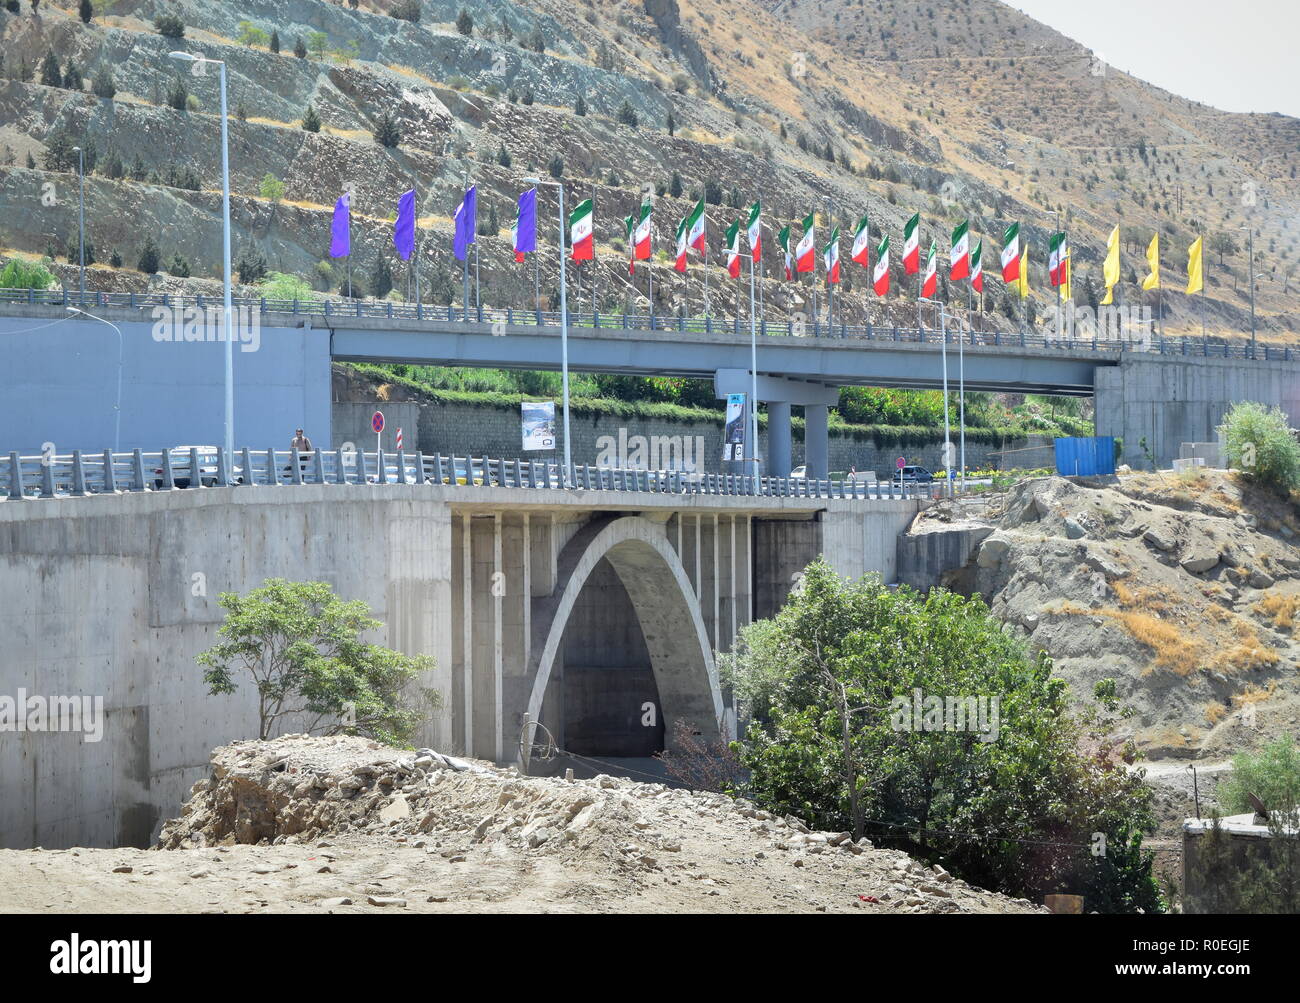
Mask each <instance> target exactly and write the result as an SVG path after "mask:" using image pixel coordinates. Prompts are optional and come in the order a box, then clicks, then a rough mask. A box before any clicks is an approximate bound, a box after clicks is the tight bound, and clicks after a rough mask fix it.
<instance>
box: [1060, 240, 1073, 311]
mask: <svg viewBox="0 0 1300 1003" xmlns="http://www.w3.org/2000/svg"><path fill="white" fill-rule="evenodd" d="M1071 257H1072V256H1071V254H1070V251H1069V249H1068V248H1067V249H1066V251H1065V279H1064V281H1062V282H1061V300H1062V302H1064V301H1065V300H1069V299H1074V291H1073V290H1072V289H1071V288H1070V279H1071V278H1072V276H1071V275H1070V271H1071V265H1072V264H1073V261H1072V260H1071Z"/></svg>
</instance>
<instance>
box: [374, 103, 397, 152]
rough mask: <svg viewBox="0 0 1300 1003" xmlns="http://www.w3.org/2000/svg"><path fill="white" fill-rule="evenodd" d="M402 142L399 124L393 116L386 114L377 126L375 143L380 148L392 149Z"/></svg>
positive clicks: (380, 118) (381, 117)
mask: <svg viewBox="0 0 1300 1003" xmlns="http://www.w3.org/2000/svg"><path fill="white" fill-rule="evenodd" d="M401 141H402V133H401V130H400V129H398V127H397V122H396V121H395V120H394V118H393V116H392V115H390V114H388V112H384V113H383V115H381V116H380V117H379V121H378V122H377V123H376V124H375V142H376V143H378V144H379V145H380V146H384V147H388V148H389V149H392V148H393V147H396V146H397V144H398V143H400V142H401Z"/></svg>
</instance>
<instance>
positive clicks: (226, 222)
mask: <svg viewBox="0 0 1300 1003" xmlns="http://www.w3.org/2000/svg"><path fill="white" fill-rule="evenodd" d="M168 58H170V59H175V60H177V61H178V62H182V63H214V64H216V65H217V66H220V67H221V215H222V234H221V241H222V244H221V267H222V273H223V280H224V287H223V290H222V294H223V297H224V302H223V306H224V311H225V312H224V316H225V339H226V437H225V438H226V442H225V451H226V464H227V466H226V469H227V470H229V469H231V468H230V464H231V463H232V462H233V460H234V456H235V327H234V323H233V313H234V311H233V309H232V308H231V305H230V135H229V131H228V122H229V116H228V115H227V113H226V64H225V63H224V62H223V61H222V60H220V59H209V58H207V57H206V56H195V55H192V54H191V53H188V52H171V53H168Z"/></svg>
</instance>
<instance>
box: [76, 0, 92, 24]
mask: <svg viewBox="0 0 1300 1003" xmlns="http://www.w3.org/2000/svg"><path fill="white" fill-rule="evenodd" d="M77 16H78V17H80V18H81V22H82V24H90V22H91V19H92V18H93V17H94V16H95V8H94V6H93V5H92V4H91V2H90V0H81V3H79V4H78V5H77Z"/></svg>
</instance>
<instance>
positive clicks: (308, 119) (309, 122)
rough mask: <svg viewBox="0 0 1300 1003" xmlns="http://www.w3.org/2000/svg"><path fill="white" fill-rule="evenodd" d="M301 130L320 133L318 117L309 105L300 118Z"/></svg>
mask: <svg viewBox="0 0 1300 1003" xmlns="http://www.w3.org/2000/svg"><path fill="white" fill-rule="evenodd" d="M302 129H303V132H320V116H319V115H317V114H316V109H315V108H313V107H312V106H311V105H308V106H307V111H306V113H305V114H304V115H303V116H302Z"/></svg>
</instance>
